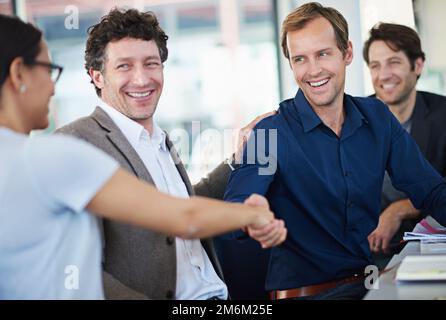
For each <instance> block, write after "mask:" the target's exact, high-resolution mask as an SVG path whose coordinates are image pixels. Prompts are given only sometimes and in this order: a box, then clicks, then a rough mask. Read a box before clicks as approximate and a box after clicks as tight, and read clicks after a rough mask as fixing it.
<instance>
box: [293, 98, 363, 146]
mask: <svg viewBox="0 0 446 320" xmlns="http://www.w3.org/2000/svg"><path fill="white" fill-rule="evenodd" d="M294 105H295V107H296V109H297V113H298V115H299V117H300V121H301V123H302V127H303V129H304V132H305V133H307V132H309V131H311V130H313V129H314V128H316V127H317V126H319V125H320V124H322V123H323V122H322V120H321V118H319V116H318V115H317V114H316V112H315V111H314V110H313V108H312V107H311V105H310V103H309V102H308V100H307V98H306V97H305V95H304V93H303V91H302V90H301V89H299V90H298V91H297V94H296V97H295V98H294ZM344 108H345V114H346V116H345V121H344V124H343V126H342V136H343V137H344V138H345V137H346V135H350V134H351V133H352V132H353V131H354V130H355V129H356V128H358V127H360V126H361V125H362V122H363V121H365V122H366V119H365V117H364V115H363V114H362V112H361V111H360V110H359V109H358V107H357V106H356V105H355V103H354V101H353V99H352V98H351V97H350V96H349V95H346V94H344Z"/></svg>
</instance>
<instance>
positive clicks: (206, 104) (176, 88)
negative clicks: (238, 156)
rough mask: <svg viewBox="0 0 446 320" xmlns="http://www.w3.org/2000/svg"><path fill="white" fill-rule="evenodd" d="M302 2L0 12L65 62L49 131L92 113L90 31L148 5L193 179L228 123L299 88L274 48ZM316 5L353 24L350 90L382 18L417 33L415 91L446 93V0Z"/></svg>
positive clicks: (165, 117) (364, 87) (92, 2)
mask: <svg viewBox="0 0 446 320" xmlns="http://www.w3.org/2000/svg"><path fill="white" fill-rule="evenodd" d="M304 2H306V1H299V0H122V1H112V0H100V1H99V0H15V1H13V0H0V12H1V13H7V14H13V13H15V14H17V15H19V16H20V17H21V18H22V19H24V20H28V21H30V22H33V23H35V24H36V25H38V26H39V27H40V28H41V29H42V30H43V31H44V33H45V36H46V39H47V40H48V43H49V47H50V50H51V54H52V57H53V60H54V61H55V62H56V63H58V64H61V65H63V66H64V68H65V70H64V73H63V76H62V77H61V79H60V81H59V83H58V84H57V89H56V95H55V96H54V98H53V100H52V109H51V110H52V113H51V126H50V128H49V129H48V130H47V132H50V131H52V130H54V129H55V128H58V127H60V126H62V125H64V124H66V123H68V122H70V121H73V120H74V119H77V118H79V117H81V116H85V115H88V114H89V113H90V112H91V111H92V110H93V109H94V106H95V104H96V101H97V97H96V95H95V92H94V89H93V86H92V84H90V81H89V78H88V76H87V74H86V71H85V69H84V68H83V64H84V58H83V52H84V48H85V40H86V30H87V28H88V27H89V26H91V25H93V24H95V23H97V22H98V21H99V19H100V17H102V16H103V15H104V14H106V13H107V12H108V11H109V10H110V9H111V8H112V7H115V6H118V7H134V8H137V9H140V10H151V11H154V12H155V13H156V14H157V16H158V17H159V20H160V23H161V25H162V27H163V28H164V30H165V31H166V33H167V34H168V35H169V41H168V48H169V59H168V60H167V62H166V64H165V87H164V92H163V95H162V98H161V100H160V104H159V106H158V110H157V112H156V120H157V122H158V123H159V124H160V125H161V127H163V128H164V129H165V130H167V131H168V132H169V133H171V134H172V138H173V140H175V141H176V142H178V144H179V145H178V149H180V153H181V156H182V157H183V159H184V160H185V163H186V166H187V169H188V170H189V173H190V175H191V178H192V180H193V181H197V179H199V178H200V177H202V176H203V175H204V174H205V173H206V172H208V171H209V170H211V169H212V168H213V167H215V166H216V165H217V164H218V163H219V162H220V161H221V160H222V159H223V158H224V157H226V156H228V153H230V150H231V148H230V141H229V140H231V138H230V137H229V134H230V133H229V131H228V132H226V134H224V131H223V130H224V129H236V128H239V127H241V126H242V125H243V124H246V123H248V122H249V121H250V120H252V119H253V118H254V117H255V116H256V115H258V114H260V113H263V112H266V111H269V110H272V109H275V108H277V106H278V102H279V101H281V100H283V99H285V98H289V97H292V96H294V94H295V91H296V85H295V83H294V80H293V78H292V74H291V72H290V70H289V67H288V64H287V61H286V60H285V59H284V58H283V57H282V54H281V51H280V45H279V33H280V25H281V22H282V20H283V18H284V17H285V16H286V14H287V13H288V12H289V11H290V10H292V9H293V8H295V7H296V6H298V5H300V4H302V3H304ZM320 2H321V3H322V4H324V5H329V6H333V7H335V8H336V9H338V10H339V11H340V12H341V13H342V14H343V15H344V16H345V17H346V18H347V20H348V22H349V26H350V39H351V40H352V41H353V45H354V53H355V59H354V62H353V64H352V65H351V66H350V67H349V71H348V73H347V83H346V91H347V92H348V93H350V94H353V95H368V94H371V93H372V92H373V89H372V86H371V82H370V78H369V74H368V70H367V68H366V66H365V64H364V63H363V61H362V43H363V41H364V39H365V38H366V37H367V32H368V30H369V29H370V27H371V26H373V25H374V24H375V23H377V22H378V21H386V22H397V23H402V24H406V25H409V26H411V27H414V28H415V29H417V30H418V31H419V33H420V35H421V38H422V41H423V47H424V50H425V52H426V53H427V65H426V69H425V72H424V73H423V76H422V77H421V79H420V80H419V83H418V87H419V88H420V89H425V90H429V91H432V92H436V93H440V94H444V93H446V85H445V83H444V82H445V75H446V60H445V59H444V58H443V57H444V55H445V54H446V43H445V42H444V41H442V36H441V35H442V32H443V30H445V29H446V19H445V14H444V12H446V2H444V1H442V0H393V1H388V0H342V1H341V0H321V1H320ZM76 19H78V20H77V21H76ZM3 45H7V44H3ZM193 129H194V130H193ZM208 129H216V130H208ZM203 132H205V134H202V135H200V133H203ZM186 133H187V135H186ZM225 138H226V140H224V139H225ZM226 142H227V143H226ZM228 147H229V148H228ZM194 150H195V151H194Z"/></svg>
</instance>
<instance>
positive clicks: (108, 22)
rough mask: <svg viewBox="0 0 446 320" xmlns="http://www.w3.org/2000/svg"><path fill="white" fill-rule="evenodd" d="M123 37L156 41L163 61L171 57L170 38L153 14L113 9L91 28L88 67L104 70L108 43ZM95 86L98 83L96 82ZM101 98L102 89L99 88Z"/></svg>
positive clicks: (88, 68)
mask: <svg viewBox="0 0 446 320" xmlns="http://www.w3.org/2000/svg"><path fill="white" fill-rule="evenodd" d="M123 38H134V39H141V40H146V41H151V40H154V41H155V43H156V45H157V46H158V50H159V53H160V57H161V62H165V61H166V60H167V56H168V50H167V39H168V36H167V35H166V34H165V33H164V31H163V29H161V27H160V25H159V22H158V19H157V18H156V16H155V14H154V13H153V12H151V11H148V12H139V11H138V10H135V9H118V8H114V9H112V10H111V11H110V12H109V13H108V14H107V15H105V16H103V17H102V18H101V21H100V22H99V23H98V24H95V25H93V26H91V27H90V28H88V39H87V45H86V49H85V68H86V69H87V73H89V70H90V68H92V69H93V70H98V71H101V72H102V71H104V62H105V58H106V52H105V49H106V47H107V44H108V43H110V42H113V41H117V40H121V39H123ZM91 83H93V85H94V82H93V80H92V81H91ZM95 89H96V93H97V95H98V96H99V97H101V89H99V88H98V87H96V86H95Z"/></svg>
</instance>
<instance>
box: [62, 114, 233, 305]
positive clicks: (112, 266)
mask: <svg viewBox="0 0 446 320" xmlns="http://www.w3.org/2000/svg"><path fill="white" fill-rule="evenodd" d="M56 133H61V134H68V135H72V136H75V137H77V138H80V139H83V140H85V141H87V142H89V143H91V144H93V145H94V146H96V147H98V148H99V149H101V150H103V151H104V152H106V153H107V154H109V155H110V156H112V157H113V158H115V159H116V160H117V161H118V162H119V163H120V165H121V167H122V168H123V169H125V170H127V171H128V172H130V173H132V174H134V175H135V176H137V177H138V178H139V179H141V180H144V181H146V182H149V183H151V184H153V180H152V177H151V176H150V174H149V172H148V170H147V169H146V167H145V166H144V164H143V162H142V160H141V159H140V157H139V156H138V154H137V153H136V151H135V150H134V149H133V148H132V146H131V145H130V143H129V142H128V140H127V139H126V138H125V136H124V135H123V133H122V132H121V131H120V129H119V128H118V127H117V126H116V125H115V123H114V122H113V121H112V120H111V118H110V117H109V116H108V115H107V114H106V113H105V112H104V111H103V110H102V109H100V108H99V107H97V108H96V109H95V111H94V112H93V113H92V114H91V115H90V116H88V117H84V118H81V119H79V120H76V121H74V122H72V123H70V124H68V125H66V126H64V127H62V128H60V129H58V130H57V131H56ZM167 146H168V148H169V150H170V151H171V154H172V156H173V157H174V161H175V163H178V164H177V166H176V167H177V169H178V172H179V173H180V175H181V178H182V179H183V181H184V183H185V185H186V188H187V191H188V193H189V195H194V194H197V195H201V196H206V197H212V198H216V199H223V195H224V191H225V187H226V183H227V180H228V177H229V174H230V169H229V166H227V165H226V164H223V163H222V164H220V165H219V166H218V167H217V168H216V169H215V170H214V171H213V172H211V173H210V174H209V175H208V177H206V178H204V179H202V180H201V181H200V182H199V183H198V184H197V185H195V186H194V187H192V185H191V183H190V181H189V178H188V175H187V173H186V170H185V168H184V166H183V164H182V163H181V161H179V158H178V154H177V152H176V151H175V149H174V147H173V145H172V142H171V141H170V140H169V139H168V138H167ZM175 158H177V159H175ZM176 160H178V161H176ZM103 236H104V243H105V248H104V261H103V270H104V277H103V280H104V290H105V296H106V298H107V299H144V298H148V299H174V298H175V288H176V251H175V250H176V249H175V240H174V238H172V237H168V236H166V235H164V234H160V233H157V232H152V231H149V230H145V229H142V228H138V227H134V226H130V225H127V224H122V223H119V222H114V221H110V220H106V219H105V220H104V221H103ZM201 243H202V245H203V247H204V249H205V250H206V253H207V254H208V256H209V259H210V260H211V262H212V265H213V266H214V269H215V271H216V273H217V274H218V276H219V277H220V278H221V279H223V274H222V271H221V266H220V264H219V262H218V259H217V255H216V253H215V250H214V247H213V242H212V239H204V240H201Z"/></svg>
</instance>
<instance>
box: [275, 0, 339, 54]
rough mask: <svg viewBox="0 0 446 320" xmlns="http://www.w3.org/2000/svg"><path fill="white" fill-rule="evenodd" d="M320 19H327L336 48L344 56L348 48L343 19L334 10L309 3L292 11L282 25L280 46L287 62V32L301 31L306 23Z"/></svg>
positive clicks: (316, 3) (315, 3)
mask: <svg viewBox="0 0 446 320" xmlns="http://www.w3.org/2000/svg"><path fill="white" fill-rule="evenodd" d="M320 17H322V18H325V19H327V20H328V22H330V24H331V25H332V27H333V30H334V32H335V35H336V42H337V45H338V48H339V50H341V52H342V54H344V55H345V53H346V52H347V48H348V24H347V21H346V20H345V18H344V17H343V16H342V14H341V13H339V11H337V10H336V9H334V8H330V7H324V6H322V5H321V4H320V3H318V2H309V3H305V4H303V5H301V6H300V7H298V8H296V9H294V10H293V11H292V12H291V13H290V14H288V16H287V17H286V18H285V20H284V21H283V23H282V36H281V45H282V51H283V54H284V56H285V57H286V58H287V59H288V60H289V59H290V54H289V52H288V46H287V34H288V32H290V31H296V30H301V29H303V28H304V27H305V26H306V25H307V23H309V22H311V21H313V20H315V19H317V18H320Z"/></svg>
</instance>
